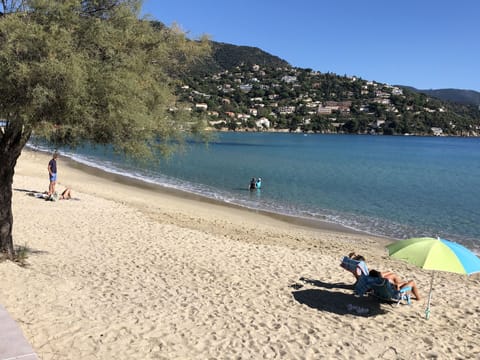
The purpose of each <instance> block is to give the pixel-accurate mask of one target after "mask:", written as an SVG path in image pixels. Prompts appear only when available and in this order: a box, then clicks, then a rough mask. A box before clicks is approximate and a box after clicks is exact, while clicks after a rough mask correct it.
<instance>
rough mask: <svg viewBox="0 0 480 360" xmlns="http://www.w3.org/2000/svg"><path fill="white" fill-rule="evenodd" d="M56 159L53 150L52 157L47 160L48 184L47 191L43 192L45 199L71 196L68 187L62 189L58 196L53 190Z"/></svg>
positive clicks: (55, 175) (51, 199) (61, 198)
mask: <svg viewBox="0 0 480 360" xmlns="http://www.w3.org/2000/svg"><path fill="white" fill-rule="evenodd" d="M57 159H58V152H57V151H55V152H54V153H53V156H52V159H51V160H50V161H49V162H48V179H49V181H50V183H49V186H48V192H47V193H46V194H45V195H46V196H45V200H50V201H55V200H57V199H58V200H69V199H71V198H72V189H70V188H66V189H65V190H63V192H62V193H61V195H60V196H58V195H57V192H56V191H55V186H56V185H57Z"/></svg>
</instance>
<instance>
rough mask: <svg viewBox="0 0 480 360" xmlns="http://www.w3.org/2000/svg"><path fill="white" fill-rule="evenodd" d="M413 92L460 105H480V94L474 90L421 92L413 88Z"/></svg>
mask: <svg viewBox="0 0 480 360" xmlns="http://www.w3.org/2000/svg"><path fill="white" fill-rule="evenodd" d="M412 90H413V91H416V92H419V93H423V94H426V95H428V96H431V97H434V98H437V99H441V100H445V101H451V102H455V103H459V104H465V105H476V106H479V105H480V92H477V91H473V90H461V89H436V90H433V89H430V90H419V89H414V88H412Z"/></svg>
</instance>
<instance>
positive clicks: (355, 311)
mask: <svg viewBox="0 0 480 360" xmlns="http://www.w3.org/2000/svg"><path fill="white" fill-rule="evenodd" d="M300 280H302V281H303V282H304V283H306V284H310V285H314V286H317V287H323V288H325V289H328V290H324V289H303V290H300V289H301V288H302V287H303V285H300V284H293V285H291V287H292V288H294V289H295V291H292V295H293V298H294V299H295V300H296V301H298V302H299V303H300V304H304V305H307V306H309V307H311V308H312V309H316V310H319V311H327V312H331V313H334V314H338V315H353V316H361V317H372V316H377V315H382V314H385V313H386V311H385V310H383V309H382V308H381V304H380V302H379V301H376V300H375V299H372V298H369V297H357V296H355V295H354V294H353V291H352V290H353V285H348V284H344V283H333V284H331V283H325V282H322V281H318V280H308V279H304V278H301V279H300ZM335 288H337V289H348V290H350V291H352V292H351V293H344V292H341V291H331V289H335Z"/></svg>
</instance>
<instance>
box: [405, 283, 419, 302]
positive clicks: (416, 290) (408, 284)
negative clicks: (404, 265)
mask: <svg viewBox="0 0 480 360" xmlns="http://www.w3.org/2000/svg"><path fill="white" fill-rule="evenodd" d="M405 286H411V287H412V293H413V295H414V296H415V299H416V300H420V294H419V293H418V288H417V284H415V281H413V280H410V281H407V282H406V283H405V284H404V285H402V288H403V287H405Z"/></svg>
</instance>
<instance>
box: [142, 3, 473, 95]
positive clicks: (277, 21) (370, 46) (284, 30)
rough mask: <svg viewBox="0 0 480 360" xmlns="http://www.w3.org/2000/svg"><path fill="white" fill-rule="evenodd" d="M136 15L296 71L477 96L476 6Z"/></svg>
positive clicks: (184, 9)
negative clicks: (260, 54) (256, 52)
mask: <svg viewBox="0 0 480 360" xmlns="http://www.w3.org/2000/svg"><path fill="white" fill-rule="evenodd" d="M143 14H149V15H150V17H151V18H152V19H155V20H159V21H161V22H163V23H164V24H166V25H168V26H171V25H172V24H173V23H176V24H177V25H179V26H180V27H181V28H182V29H183V30H184V31H186V32H187V33H188V36H189V37H190V38H198V37H199V36H200V35H203V34H206V35H209V36H210V38H211V39H212V40H215V41H220V42H226V43H231V44H235V45H248V46H256V47H259V48H261V49H262V50H265V51H267V52H269V53H271V54H273V55H276V56H278V57H280V58H282V59H284V60H286V61H288V62H289V63H290V64H291V65H293V66H296V67H302V68H311V69H314V70H318V71H321V72H334V73H336V74H339V75H344V74H346V75H356V76H360V77H362V78H363V79H366V80H375V81H379V82H385V83H388V84H392V85H397V84H398V85H409V86H414V87H416V88H419V89H439V88H457V89H470V90H476V91H480V71H479V67H480V66H479V65H480V0H455V1H454V0H363V1H362V0H297V1H290V0H242V1H230V0H203V1H200V0H145V1H144V6H143Z"/></svg>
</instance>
